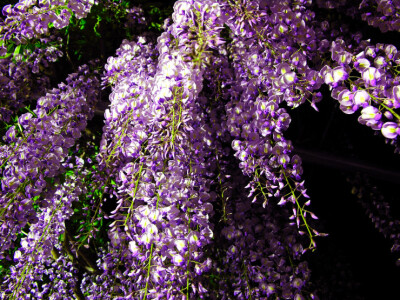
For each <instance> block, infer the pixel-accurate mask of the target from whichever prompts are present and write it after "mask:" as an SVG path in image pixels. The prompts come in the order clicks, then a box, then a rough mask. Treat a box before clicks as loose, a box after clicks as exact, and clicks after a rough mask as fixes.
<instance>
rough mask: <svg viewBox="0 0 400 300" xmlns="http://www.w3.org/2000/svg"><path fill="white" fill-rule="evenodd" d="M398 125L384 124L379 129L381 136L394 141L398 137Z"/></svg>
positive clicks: (392, 123)
mask: <svg viewBox="0 0 400 300" xmlns="http://www.w3.org/2000/svg"><path fill="white" fill-rule="evenodd" d="M399 131H400V130H399V125H398V124H397V123H394V122H386V123H385V124H383V126H382V128H381V132H382V135H383V136H384V137H385V138H388V139H395V138H396V137H397V136H398V135H399V133H400V132H399Z"/></svg>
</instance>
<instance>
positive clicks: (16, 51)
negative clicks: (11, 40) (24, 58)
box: [14, 44, 22, 58]
mask: <svg viewBox="0 0 400 300" xmlns="http://www.w3.org/2000/svg"><path fill="white" fill-rule="evenodd" d="M21 46H22V45H21V44H19V45H18V46H17V47H15V50H14V58H15V57H16V56H17V55H18V54H19V51H20V50H21Z"/></svg>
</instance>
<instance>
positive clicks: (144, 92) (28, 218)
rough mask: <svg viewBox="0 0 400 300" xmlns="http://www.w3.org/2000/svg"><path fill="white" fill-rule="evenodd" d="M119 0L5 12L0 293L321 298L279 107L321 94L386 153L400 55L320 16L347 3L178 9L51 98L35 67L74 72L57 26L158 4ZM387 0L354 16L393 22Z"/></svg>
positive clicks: (65, 32) (398, 121) (312, 232)
mask: <svg viewBox="0 0 400 300" xmlns="http://www.w3.org/2000/svg"><path fill="white" fill-rule="evenodd" d="M128 2H129V1H122V0H121V1H104V3H102V1H79V0H73V1H72V0H70V1H45V0H43V1H42V0H40V1H27V0H25V1H22V0H21V1H19V2H18V3H17V4H16V5H14V6H12V5H6V6H5V7H4V8H3V16H4V17H3V18H2V19H1V20H0V38H1V40H0V55H1V56H2V58H1V60H0V82H1V83H2V86H1V87H0V101H1V103H4V105H2V107H0V121H2V124H3V123H4V124H5V125H4V126H3V125H2V127H1V130H2V131H1V133H2V134H3V138H2V141H1V144H0V175H1V191H0V262H1V263H0V265H1V266H2V265H7V266H8V270H7V271H5V272H4V273H2V271H1V270H2V269H0V274H1V275H2V276H3V278H2V280H0V282H1V283H0V287H1V291H2V293H1V294H0V297H1V299H199V298H200V299H296V300H301V299H318V296H317V294H318V287H317V286H315V285H313V282H312V281H311V270H310V268H309V266H308V264H307V261H306V260H305V258H304V255H303V254H304V253H305V252H306V251H310V250H314V249H315V247H316V237H322V236H324V235H325V234H323V233H319V232H318V231H317V230H316V228H318V223H316V221H315V220H317V219H318V218H317V216H316V215H315V214H314V213H312V212H311V208H310V205H311V201H310V199H309V198H310V197H309V196H308V194H307V190H306V186H307V183H306V182H305V181H304V180H303V178H302V175H303V167H302V160H301V157H300V156H299V155H297V154H296V149H295V147H294V146H293V143H292V142H291V141H290V139H288V138H287V137H286V136H285V135H286V131H287V129H288V128H289V126H290V123H291V115H290V111H291V110H293V109H296V108H298V107H300V106H302V105H308V104H310V105H311V106H312V107H313V108H314V109H315V110H318V108H317V104H318V103H319V102H320V101H321V100H322V93H321V88H327V89H329V90H330V91H331V95H332V98H334V99H336V100H337V101H338V102H339V104H340V109H341V110H342V111H343V112H344V113H346V114H352V113H356V112H359V118H358V121H359V123H361V124H363V125H366V126H368V127H371V128H372V129H373V130H376V131H380V133H381V134H382V135H383V137H384V138H386V139H388V140H391V141H392V143H394V144H396V143H397V141H398V135H400V116H399V114H398V109H399V108H400V77H399V73H398V65H400V52H398V51H397V49H396V47H395V46H394V45H390V44H376V45H374V44H372V43H371V42H370V41H368V40H362V38H361V37H360V36H359V35H358V34H355V35H354V34H352V33H350V32H349V31H348V30H346V29H345V28H344V29H343V30H336V29H332V28H330V26H331V27H334V26H336V25H335V24H334V23H332V24H329V23H327V22H323V21H321V20H319V19H318V15H317V13H316V12H317V11H318V9H320V8H325V9H334V8H336V9H338V10H339V11H345V10H346V11H348V10H349V9H350V8H349V6H350V4H349V5H347V4H346V1H341V2H340V3H339V4H333V2H332V1H331V2H332V5H331V4H330V2H329V1H327V2H326V3H323V2H321V1H316V3H314V4H313V3H312V1H311V0H298V1H289V0H279V1H278V0H268V1H266V0H260V1H250V0H229V1H221V0H178V1H176V2H175V4H174V5H173V12H172V15H171V17H170V18H167V19H166V20H165V21H163V22H164V23H163V24H162V25H160V26H159V27H160V28H161V29H162V30H163V31H162V33H161V34H159V35H157V36H156V35H155V34H154V31H152V29H148V30H144V31H143V32H141V33H140V34H136V33H135V34H132V36H130V37H129V38H128V37H126V38H125V39H123V41H122V43H121V44H120V46H119V48H118V49H117V50H116V53H115V55H114V56H110V57H108V58H107V57H102V58H101V59H98V60H92V61H90V62H87V64H82V65H81V66H80V67H78V68H76V69H75V72H73V73H72V74H69V75H68V76H67V78H66V81H65V83H61V84H58V87H57V88H53V89H51V79H52V78H50V77H49V76H46V75H43V76H42V75H41V71H42V70H43V69H45V70H47V69H48V68H51V67H53V66H54V65H55V63H56V62H57V61H58V60H59V59H60V58H61V57H63V55H64V54H65V56H67V58H66V59H68V61H69V63H70V64H71V66H72V67H73V68H75V66H74V64H73V63H72V60H71V58H70V56H69V54H68V51H69V49H68V43H69V37H70V32H73V28H74V24H75V23H76V24H78V25H76V26H82V28H83V27H84V25H85V24H86V23H79V22H80V21H79V20H82V19H85V18H88V19H90V17H91V15H90V12H91V10H96V9H97V10H96V11H97V12H99V11H100V12H102V13H103V14H102V15H100V14H99V16H98V17H97V18H95V20H97V23H95V24H94V25H93V26H92V27H93V30H94V32H95V33H96V35H99V36H101V34H100V33H99V32H98V31H97V30H98V28H101V25H99V24H100V23H101V21H102V18H106V17H107V18H108V17H109V16H108V15H107V13H105V12H107V11H108V10H109V11H113V12H114V11H117V8H116V7H118V9H121V11H122V13H121V15H123V16H125V17H126V18H128V19H127V20H126V23H124V27H126V28H132V27H134V26H133V25H132V24H135V25H137V26H139V25H140V26H141V27H138V28H146V26H150V24H153V23H152V22H150V21H149V22H148V21H147V19H146V18H152V17H153V18H155V17H154V15H155V14H156V12H157V10H155V9H154V7H152V8H151V9H152V10H151V13H148V14H146V11H145V9H144V8H143V9H142V8H141V7H139V6H134V7H129V5H128ZM133 2H134V1H133ZM342 2H343V3H342ZM370 2H371V3H372V2H374V3H375V2H379V3H378V5H377V8H376V7H375V6H374V5H372V4H371V3H370ZM389 2H390V3H389ZM392 2H393V3H392ZM394 2H395V1H362V3H361V4H360V7H361V8H366V9H368V10H370V11H372V15H373V16H375V17H376V18H378V17H379V16H381V15H382V14H383V15H384V16H385V17H387V18H382V17H381V18H380V19H379V20H380V21H379V22H380V23H379V24H378V23H377V22H378V21H376V22H375V23H373V24H371V25H373V26H379V27H380V28H381V29H382V26H383V25H381V24H382V23H383V24H386V25H385V26H384V29H385V30H397V27H396V26H397V25H396V24H397V23H398V17H397V12H396V9H397V6H398V5H397V4H396V3H394ZM365 16H366V15H365V14H362V15H361V18H364V19H365ZM119 17H120V16H118V18H119ZM116 18H117V17H116ZM388 24H391V25H390V26H389V25H388ZM152 26H153V27H157V26H155V25H154V24H153V25H152ZM337 26H339V27H340V25H337ZM96 28H97V29H96ZM384 29H382V30H383V31H384ZM66 37H67V38H66ZM35 41H39V43H37V45H39V46H38V48H37V49H34V50H32V49H31V48H30V46H27V45H34V44H35ZM63 43H67V46H66V47H63ZM24 45H25V46H24ZM104 45H105V42H104V41H103V40H102V42H101V43H99V48H104V47H105V46H104ZM21 49H23V51H22V52H21V53H20V50H21ZM11 52H12V54H11ZM107 56H108V55H107ZM99 70H101V72H102V73H100V72H99ZM107 92H109V94H107ZM104 94H106V96H108V98H109V103H108V107H107V108H106V109H105V111H104V120H103V122H104V125H103V124H102V128H101V131H100V132H99V134H98V136H97V137H96V135H95V134H91V132H90V130H89V129H88V123H89V122H91V120H92V119H93V117H94V116H95V111H96V109H98V108H99V107H100V104H99V103H101V102H102V101H101V100H102V99H101V97H102V96H103V95H104ZM28 104H29V105H30V106H32V108H29V106H28ZM24 109H26V111H24ZM90 138H93V139H94V140H96V138H98V140H96V141H95V142H94V141H91V142H88V139H90ZM96 143H97V144H96ZM373 205H375V206H377V205H381V204H380V203H378V202H377V201H375V202H373ZM369 209H370V208H368V211H369ZM384 215H385V214H383V215H382V214H381V215H379V218H384ZM372 218H373V220H374V221H375V223H377V224H378V225H377V226H378V227H379V229H380V230H381V231H382V232H385V234H386V232H387V233H388V234H390V237H391V239H392V240H393V241H394V244H395V246H394V247H397V248H398V233H397V232H395V229H390V228H389V229H387V228H386V227H384V226H383V225H382V223H384V222H381V221H380V220H381V219H377V218H378V217H375V216H373V217H372ZM392 224H396V225H398V223H397V222H396V221H392ZM381 225H382V226H381ZM385 225H387V224H385ZM389 227H390V225H389ZM396 234H397V235H396ZM397 248H396V250H397Z"/></svg>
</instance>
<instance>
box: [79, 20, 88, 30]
mask: <svg viewBox="0 0 400 300" xmlns="http://www.w3.org/2000/svg"><path fill="white" fill-rule="evenodd" d="M85 25H86V20H85V19H81V20H80V21H79V29H80V30H83V29H85Z"/></svg>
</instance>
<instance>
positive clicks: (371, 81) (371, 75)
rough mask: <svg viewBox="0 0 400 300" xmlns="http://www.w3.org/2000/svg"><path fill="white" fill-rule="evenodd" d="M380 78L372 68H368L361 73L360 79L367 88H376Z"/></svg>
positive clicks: (379, 74)
mask: <svg viewBox="0 0 400 300" xmlns="http://www.w3.org/2000/svg"><path fill="white" fill-rule="evenodd" d="M381 76H382V75H381V73H380V72H379V71H378V70H377V69H376V68H374V67H369V68H367V69H365V70H364V71H363V72H362V78H363V79H364V82H365V83H366V85H369V86H376V85H377V82H378V81H379V79H380V78H381Z"/></svg>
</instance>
